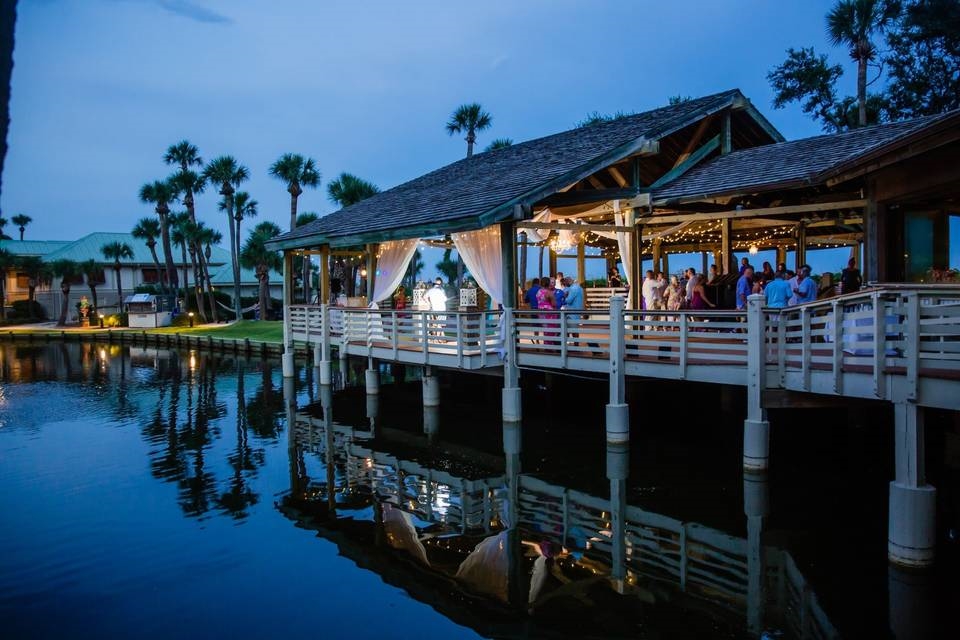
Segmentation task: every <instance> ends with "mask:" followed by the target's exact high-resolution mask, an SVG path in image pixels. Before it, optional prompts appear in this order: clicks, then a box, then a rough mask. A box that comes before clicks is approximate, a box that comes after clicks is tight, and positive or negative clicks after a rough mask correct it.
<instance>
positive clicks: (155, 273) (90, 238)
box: [0, 231, 281, 319]
mask: <svg viewBox="0 0 960 640" xmlns="http://www.w3.org/2000/svg"><path fill="white" fill-rule="evenodd" d="M113 242H120V243H123V244H126V245H128V246H129V247H130V249H131V250H132V251H133V257H132V258H128V259H124V260H121V261H120V273H119V276H120V286H121V288H122V289H123V293H124V295H125V296H126V295H129V294H131V293H133V292H134V291H135V290H136V289H137V287H141V286H145V285H156V284H158V283H159V282H160V281H161V278H164V279H165V275H164V274H165V270H164V268H163V262H164V260H163V253H162V250H160V248H159V247H158V257H159V258H160V263H161V268H160V269H159V270H158V269H157V265H156V263H155V262H154V260H153V255H152V254H151V252H150V248H149V247H148V246H147V245H146V243H145V242H144V241H143V240H141V239H138V238H134V237H133V235H132V234H130V233H112V232H102V231H98V232H94V233H90V234H87V235H86V236H83V237H82V238H79V239H78V240H74V241H68V240H0V248H3V249H6V250H7V251H9V252H10V253H12V254H14V255H15V256H18V257H27V256H35V257H38V258H41V259H42V260H43V261H44V262H48V263H50V262H54V261H56V260H73V261H75V262H85V261H87V260H95V261H96V262H97V263H98V264H100V265H101V267H102V269H101V272H100V274H99V276H100V277H99V278H98V279H97V281H96V282H95V283H94V286H95V288H96V292H97V303H98V305H99V308H100V309H101V310H103V311H107V312H114V311H117V310H118V309H119V307H120V304H119V301H118V299H117V279H116V278H117V273H116V271H115V270H114V268H113V262H112V261H110V260H106V259H104V257H103V253H102V252H101V248H102V247H103V246H104V245H107V244H110V243H113ZM173 263H174V266H175V267H176V269H177V273H178V275H179V279H180V280H182V279H183V274H184V273H185V272H186V273H188V274H189V276H190V282H191V284H192V282H193V273H192V270H191V266H190V264H189V262H188V263H187V264H184V263H183V259H182V254H181V252H180V251H179V250H175V251H174V256H173ZM209 268H210V280H211V282H212V283H213V286H214V289H215V290H218V291H222V292H223V293H225V294H227V295H228V296H230V297H231V298H232V297H233V274H232V271H233V270H232V268H231V265H230V252H229V251H227V250H225V249H222V248H221V247H211V253H210V267H209ZM29 280H30V278H29V276H28V275H27V274H26V273H23V272H21V271H18V270H17V269H12V270H10V272H9V273H8V274H7V278H6V287H5V289H4V290H5V294H6V300H4V301H3V302H4V304H5V305H6V306H7V307H9V306H10V305H11V304H12V303H14V302H16V301H18V300H26V299H27V298H28V296H29V286H30V285H29ZM182 284H183V283H182V282H181V285H182ZM280 286H281V284H280V277H279V274H277V277H276V279H275V284H272V285H271V291H270V294H271V296H272V297H275V298H279V297H280V295H281V292H280ZM258 287H259V282H258V281H257V278H256V274H255V273H254V272H253V270H251V269H241V271H240V291H241V293H240V295H241V297H251V298H253V297H256V295H257V291H258ZM62 296H63V294H62V292H61V290H60V279H59V278H52V279H47V280H45V281H42V282H39V283H38V284H37V289H36V292H35V294H34V297H35V299H36V301H37V302H38V303H40V304H41V305H42V306H43V308H44V309H45V310H46V312H47V316H48V317H50V318H55V317H57V315H58V314H59V312H60V305H61V302H62ZM83 296H86V297H87V299H88V300H89V299H91V297H92V295H91V291H90V287H89V286H88V284H87V282H86V281H85V280H78V281H77V282H75V283H74V284H73V286H72V287H71V290H70V302H69V308H70V309H71V314H70V318H71V319H72V318H73V316H74V315H75V311H73V310H74V309H75V308H76V303H78V302H79V301H80V298H81V297H83Z"/></svg>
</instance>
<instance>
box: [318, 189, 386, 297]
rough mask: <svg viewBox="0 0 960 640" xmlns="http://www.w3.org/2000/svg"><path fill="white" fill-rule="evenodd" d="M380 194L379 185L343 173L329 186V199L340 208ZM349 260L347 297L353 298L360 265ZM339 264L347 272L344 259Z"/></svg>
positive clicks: (339, 259)
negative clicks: (354, 284)
mask: <svg viewBox="0 0 960 640" xmlns="http://www.w3.org/2000/svg"><path fill="white" fill-rule="evenodd" d="M378 193H380V188H379V187H378V186H377V185H375V184H373V183H372V182H368V181H367V180H364V179H363V178H358V177H357V176H355V175H353V174H352V173H346V172H344V173H341V174H340V175H339V176H337V177H336V179H335V180H333V182H330V183H328V184H327V197H328V198H330V201H331V202H333V203H334V204H337V205H339V206H340V207H349V206H350V205H352V204H357V203H358V202H360V201H361V200H366V199H367V198H369V197H371V196H375V195H377V194H378ZM347 260H348V261H349V262H350V277H349V278H347V279H346V282H345V283H344V284H345V285H346V293H347V295H348V296H352V295H353V293H354V292H353V283H354V282H356V280H357V269H358V268H359V265H358V264H354V262H353V258H348V259H347ZM337 263H338V264H339V265H340V267H342V268H343V270H344V271H346V265H345V264H344V263H343V258H337Z"/></svg>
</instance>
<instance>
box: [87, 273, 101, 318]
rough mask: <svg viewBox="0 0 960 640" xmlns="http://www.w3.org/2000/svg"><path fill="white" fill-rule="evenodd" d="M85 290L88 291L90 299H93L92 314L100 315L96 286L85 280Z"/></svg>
mask: <svg viewBox="0 0 960 640" xmlns="http://www.w3.org/2000/svg"><path fill="white" fill-rule="evenodd" d="M87 288H88V289H90V297H91V298H93V312H94V313H97V314H99V313H100V305H98V304H97V285H95V284H90V279H89V278H88V279H87Z"/></svg>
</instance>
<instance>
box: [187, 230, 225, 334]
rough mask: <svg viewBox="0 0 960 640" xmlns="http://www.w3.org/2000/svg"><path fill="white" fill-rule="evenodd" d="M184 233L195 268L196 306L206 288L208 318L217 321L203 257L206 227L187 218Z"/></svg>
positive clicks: (215, 308) (208, 272)
mask: <svg viewBox="0 0 960 640" xmlns="http://www.w3.org/2000/svg"><path fill="white" fill-rule="evenodd" d="M184 234H185V235H186V237H187V243H188V246H189V248H190V259H191V260H193V261H194V262H195V263H196V265H197V269H196V271H194V273H193V280H194V283H195V284H196V286H197V295H198V298H197V306H198V307H199V306H200V305H201V303H200V298H199V296H200V294H201V292H203V291H204V290H206V300H207V307H208V308H209V310H210V319H211V320H212V321H213V322H219V314H218V313H217V305H216V302H215V301H214V297H213V292H212V291H211V290H210V270H209V266H208V265H207V263H206V260H205V259H204V253H205V252H204V248H203V245H204V242H205V241H206V240H207V239H208V235H207V227H206V226H205V225H204V224H203V223H202V222H198V223H196V224H194V223H193V222H190V221H189V220H188V221H187V223H186V224H185V225H184Z"/></svg>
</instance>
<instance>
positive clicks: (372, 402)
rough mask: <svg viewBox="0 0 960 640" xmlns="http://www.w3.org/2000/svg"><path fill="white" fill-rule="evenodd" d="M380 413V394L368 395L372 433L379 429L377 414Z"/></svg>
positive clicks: (368, 412)
mask: <svg viewBox="0 0 960 640" xmlns="http://www.w3.org/2000/svg"><path fill="white" fill-rule="evenodd" d="M379 415H380V396H379V395H370V394H368V395H367V419H368V420H369V421H370V434H371V435H373V434H375V433H376V431H377V416H379Z"/></svg>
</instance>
